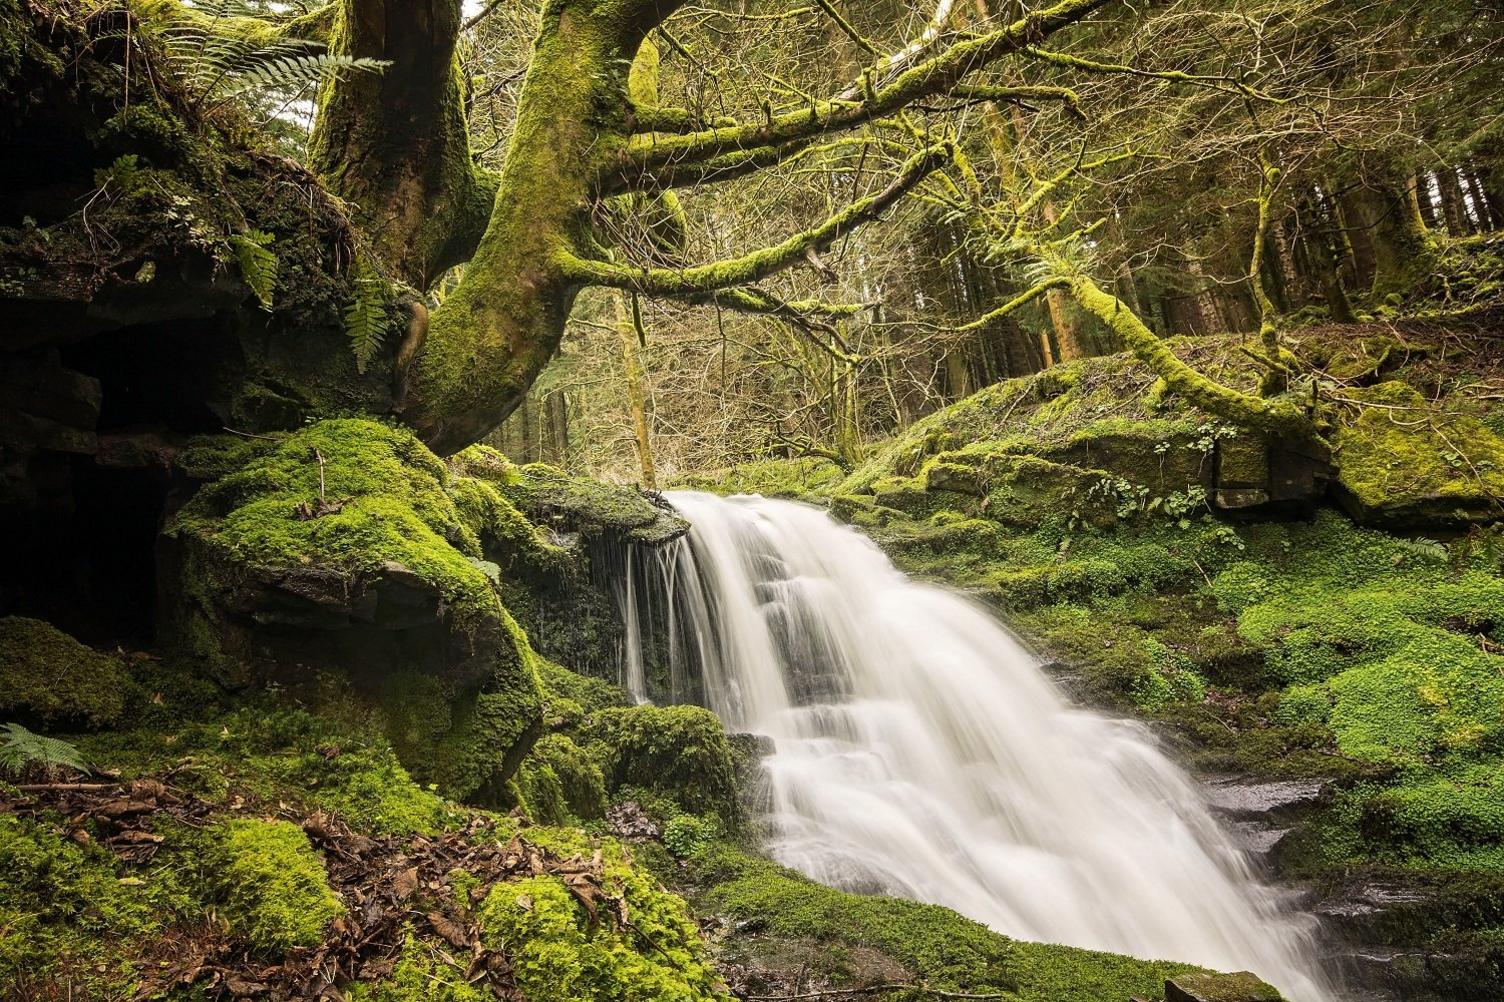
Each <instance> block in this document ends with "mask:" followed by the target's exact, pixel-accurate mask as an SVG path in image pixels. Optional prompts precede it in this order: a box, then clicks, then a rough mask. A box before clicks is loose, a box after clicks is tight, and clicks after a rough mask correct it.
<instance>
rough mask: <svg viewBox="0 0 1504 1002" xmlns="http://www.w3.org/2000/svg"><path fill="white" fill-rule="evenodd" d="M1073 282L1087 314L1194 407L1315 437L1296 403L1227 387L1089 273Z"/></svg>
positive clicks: (1235, 420) (1257, 425)
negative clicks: (1197, 367)
mask: <svg viewBox="0 0 1504 1002" xmlns="http://www.w3.org/2000/svg"><path fill="white" fill-rule="evenodd" d="M1069 283H1070V290H1071V294H1072V295H1073V296H1074V297H1075V299H1076V301H1077V302H1078V303H1080V304H1081V306H1082V308H1083V309H1085V310H1086V312H1088V313H1090V314H1091V315H1092V316H1094V317H1096V318H1097V319H1098V320H1100V321H1102V322H1103V323H1104V324H1106V325H1107V326H1108V327H1110V328H1111V329H1112V331H1113V333H1115V334H1116V335H1117V336H1118V337H1119V338H1120V339H1121V340H1122V342H1123V345H1124V346H1125V347H1126V348H1127V349H1128V350H1129V351H1131V352H1132V353H1133V354H1134V356H1135V357H1136V358H1138V360H1139V361H1141V362H1143V363H1144V364H1145V365H1147V366H1148V367H1149V368H1150V370H1152V371H1153V372H1154V374H1155V375H1157V376H1159V377H1160V378H1161V379H1163V380H1164V381H1165V385H1166V386H1168V387H1169V388H1170V389H1171V390H1173V391H1174V392H1176V393H1178V394H1180V395H1181V396H1182V397H1184V398H1185V399H1186V400H1188V401H1190V402H1191V403H1192V404H1194V405H1196V406H1197V407H1200V408H1201V409H1202V410H1204V411H1206V412H1207V413H1209V414H1215V415H1216V416H1217V417H1220V418H1223V419H1224V420H1227V421H1230V422H1232V423H1233V424H1238V425H1242V426H1244V427H1248V428H1257V429H1259V430H1261V431H1266V432H1271V433H1274V434H1277V435H1283V436H1289V437H1292V438H1296V439H1309V438H1312V437H1314V436H1315V434H1316V431H1315V428H1314V426H1313V425H1312V423H1311V420H1310V418H1309V417H1307V416H1306V415H1305V414H1304V413H1302V411H1301V410H1300V408H1298V407H1296V406H1295V405H1294V404H1293V403H1291V402H1290V401H1288V400H1284V399H1264V398H1262V397H1257V396H1254V395H1252V394H1249V393H1242V392H1240V391H1238V390H1234V389H1232V388H1231V387H1227V386H1223V385H1222V384H1221V383H1219V382H1217V381H1216V380H1213V379H1210V378H1208V377H1206V376H1205V375H1203V374H1201V373H1200V372H1197V371H1196V370H1195V369H1194V368H1192V367H1191V366H1189V365H1187V364H1185V363H1184V362H1182V361H1181V360H1180V359H1178V358H1176V357H1175V353H1174V352H1173V351H1171V350H1170V347H1169V345H1167V344H1165V343H1164V342H1163V341H1161V340H1160V339H1159V337H1158V336H1156V335H1155V334H1154V332H1153V331H1151V330H1150V329H1149V328H1148V327H1146V326H1144V322H1143V321H1142V320H1140V319H1139V318H1138V315H1137V314H1135V313H1134V312H1133V310H1132V309H1130V308H1129V306H1128V304H1126V303H1124V302H1123V301H1122V300H1121V299H1119V298H1118V297H1117V296H1114V295H1111V294H1109V293H1107V292H1104V291H1102V289H1101V287H1100V286H1098V285H1097V283H1096V282H1093V281H1092V280H1091V278H1090V277H1089V276H1088V275H1086V274H1084V273H1080V272H1078V273H1076V274H1073V275H1071V276H1070V278H1069Z"/></svg>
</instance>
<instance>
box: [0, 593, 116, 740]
mask: <svg viewBox="0 0 1504 1002" xmlns="http://www.w3.org/2000/svg"><path fill="white" fill-rule="evenodd" d="M131 690H132V684H131V677H130V673H129V672H127V671H126V668H125V666H124V665H123V664H121V663H120V661H118V660H117V659H115V658H112V657H109V656H107V655H104V654H100V653H98V652H97V651H94V650H92V649H90V648H88V647H85V646H84V645H83V644H81V643H79V642H78V641H77V640H74V639H73V638H72V637H70V636H68V635H67V634H66V633H64V632H62V631H61V630H59V629H57V628H56V627H54V626H51V625H50V624H48V623H44V622H42V621H41V620H39V619H27V618H25V617H22V616H7V617H5V618H3V619H0V719H4V718H7V717H11V716H15V717H22V718H26V719H28V720H33V721H37V722H40V723H43V724H57V723H64V724H73V725H79V726H90V727H100V726H104V725H106V724H111V723H114V722H115V721H117V720H118V719H119V718H120V715H121V714H122V712H124V710H125V706H126V701H127V698H128V697H129V695H130V693H131Z"/></svg>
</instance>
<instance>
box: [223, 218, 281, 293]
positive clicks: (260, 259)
mask: <svg viewBox="0 0 1504 1002" xmlns="http://www.w3.org/2000/svg"><path fill="white" fill-rule="evenodd" d="M274 239H276V238H275V237H273V236H272V235H271V234H270V233H265V232H262V231H261V230H246V231H245V232H244V233H236V234H235V235H233V236H232V237H230V247H231V248H233V249H234V251H235V261H236V263H237V264H239V265H240V275H241V277H242V278H244V279H245V284H246V285H249V286H250V287H251V291H252V292H254V293H255V294H256V298H257V299H258V300H260V302H261V308H262V309H264V310H270V309H271V308H272V295H273V293H274V292H276V289H277V255H276V254H273V253H272V252H271V251H269V250H267V249H266V248H267V245H268V244H270V243H271V242H272V241H273V240H274Z"/></svg>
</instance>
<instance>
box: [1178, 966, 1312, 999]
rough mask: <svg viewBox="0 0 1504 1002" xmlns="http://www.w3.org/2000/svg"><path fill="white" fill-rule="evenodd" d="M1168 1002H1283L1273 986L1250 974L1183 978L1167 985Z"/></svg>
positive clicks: (1201, 975)
mask: <svg viewBox="0 0 1504 1002" xmlns="http://www.w3.org/2000/svg"><path fill="white" fill-rule="evenodd" d="M1165 1002H1283V996H1281V995H1280V993H1279V991H1278V990H1277V989H1276V988H1274V987H1273V986H1272V985H1269V984H1266V983H1265V982H1263V981H1261V980H1259V978H1258V976H1257V975H1255V974H1251V973H1249V972H1248V971H1239V972H1238V973H1236V974H1182V975H1180V976H1178V977H1174V978H1171V979H1170V980H1168V981H1166V982H1165Z"/></svg>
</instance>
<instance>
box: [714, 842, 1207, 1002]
mask: <svg viewBox="0 0 1504 1002" xmlns="http://www.w3.org/2000/svg"><path fill="white" fill-rule="evenodd" d="M687 867H688V870H689V879H690V881H692V882H693V883H694V884H695V885H696V886H699V887H703V888H707V889H708V890H706V891H705V892H704V893H703V900H702V901H701V904H702V906H703V907H705V908H708V909H713V910H714V911H716V912H718V913H721V914H725V915H728V916H730V917H731V918H733V919H735V920H736V921H737V923H738V928H740V929H745V930H747V931H748V936H747V937H746V938H733V939H732V940H731V941H730V942H728V944H727V948H728V949H732V950H736V951H738V952H745V953H747V954H749V955H750V956H751V957H754V958H755V957H759V956H763V955H765V954H766V953H767V952H768V950H769V948H776V944H777V942H778V941H793V942H795V943H799V944H804V945H806V946H807V947H808V948H807V949H804V950H800V951H798V956H799V958H800V961H799V963H800V964H807V963H809V961H810V958H811V957H814V958H816V959H815V965H816V966H815V969H814V971H813V972H812V973H815V974H817V975H823V976H825V977H829V978H831V979H833V980H835V981H836V982H837V983H840V982H841V981H843V980H846V979H849V978H850V976H851V973H852V972H851V967H850V965H851V962H852V959H853V958H854V955H856V954H858V953H859V952H860V951H866V952H868V954H869V956H868V958H867V963H868V964H870V965H871V966H873V967H878V966H879V963H878V958H884V959H885V960H886V963H887V964H888V965H896V966H897V968H898V969H899V970H900V971H902V972H903V975H902V977H901V978H892V979H891V980H900V979H901V980H912V981H915V982H918V983H922V984H924V985H926V986H928V987H929V988H932V989H935V990H936V991H950V992H962V993H973V994H1004V995H1006V997H1008V998H1017V999H1020V1000H1026V1002H1102V1000H1105V999H1127V998H1129V997H1130V996H1134V995H1138V996H1142V997H1145V998H1153V997H1157V996H1158V995H1159V993H1160V988H1161V986H1162V985H1163V984H1164V982H1165V980H1166V979H1167V978H1169V977H1173V976H1178V975H1182V974H1188V973H1195V972H1196V971H1197V969H1196V968H1193V967H1190V966H1189V965H1185V964H1173V963H1154V962H1149V961H1143V960H1134V959H1132V958H1129V957H1121V956H1117V955H1114V954H1107V953H1097V952H1093V951H1090V950H1078V949H1072V948H1070V947H1063V946H1046V945H1042V944H1038V943H1025V942H1020V941H1016V940H1012V939H1009V938H1007V937H1006V936H1002V935H999V934H998V933H995V932H993V931H992V930H990V929H988V928H987V927H986V926H984V925H982V924H981V923H979V922H973V921H971V920H970V919H967V918H963V917H962V916H960V915H958V914H956V913H955V912H953V911H951V910H949V909H947V908H941V907H939V906H937V905H928V904H921V903H919V902H917V901H905V900H901V899H896V898H885V897H877V896H872V895H859V894H850V893H847V892H844V891H838V890H834V889H832V888H829V887H824V886H822V885H820V884H817V883H814V882H813V881H810V880H807V879H805V878H804V877H802V876H799V875H798V874H796V873H794V872H792V871H790V870H786V869H784V868H783V867H780V866H778V865H776V864H774V863H770V862H768V861H766V860H762V859H757V858H755V857H751V856H748V855H746V854H745V853H744V852H741V851H739V850H737V849H735V848H732V847H730V846H728V845H725V844H716V845H714V846H712V847H710V848H708V849H706V850H704V851H702V852H699V853H696V854H695V855H693V856H692V857H691V858H690V860H689V861H688V864H687ZM770 941H771V942H770ZM872 954H875V956H872ZM891 969H892V968H891V966H890V967H889V968H888V970H891ZM885 980H889V979H885ZM923 994H924V993H916V998H918V997H922V996H923Z"/></svg>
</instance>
